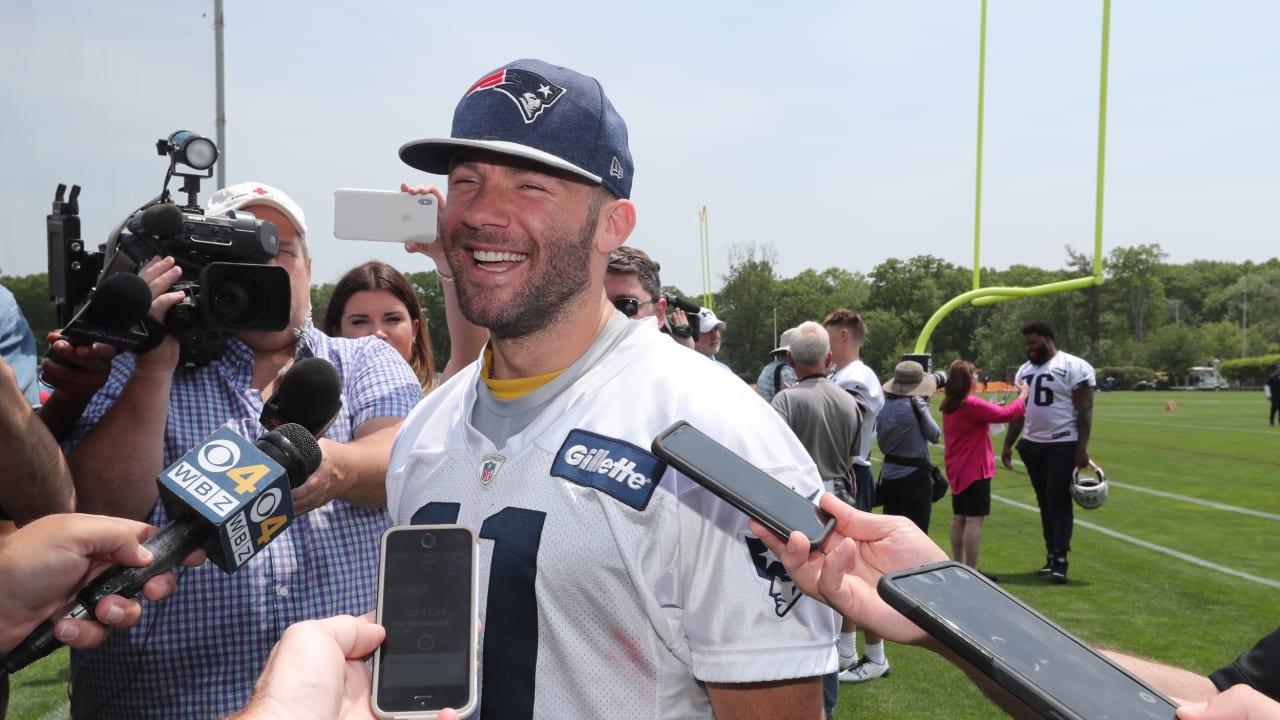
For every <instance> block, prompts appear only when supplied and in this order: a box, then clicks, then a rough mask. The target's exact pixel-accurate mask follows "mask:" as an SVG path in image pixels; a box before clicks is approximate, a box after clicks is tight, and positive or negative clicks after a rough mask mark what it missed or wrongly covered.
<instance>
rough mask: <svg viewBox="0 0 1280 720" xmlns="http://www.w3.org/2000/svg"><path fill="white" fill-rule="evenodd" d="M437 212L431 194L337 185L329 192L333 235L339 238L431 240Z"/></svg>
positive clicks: (435, 201)
mask: <svg viewBox="0 0 1280 720" xmlns="http://www.w3.org/2000/svg"><path fill="white" fill-rule="evenodd" d="M439 212H440V203H439V201H437V200H436V196H435V195H410V194H409V193H407V192H401V191H399V190H356V189H353V188H338V189H337V190H334V191H333V236H334V237H336V238H338V239H339V240H374V241H378V242H397V243H404V242H418V243H430V242H435V239H436V216H437V215H439Z"/></svg>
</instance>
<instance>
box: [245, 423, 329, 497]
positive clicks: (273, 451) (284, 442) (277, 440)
mask: <svg viewBox="0 0 1280 720" xmlns="http://www.w3.org/2000/svg"><path fill="white" fill-rule="evenodd" d="M254 445H255V446H257V448H258V449H259V450H261V451H263V452H264V453H266V454H267V455H268V456H270V457H271V459H272V460H275V461H276V462H277V463H279V465H280V467H282V468H284V470H285V472H286V473H288V475H289V484H290V485H291V486H293V487H298V486H299V485H301V484H302V483H304V482H306V481H307V478H309V477H311V473H313V472H315V471H316V468H318V467H320V460H321V459H322V455H321V452H320V443H318V442H316V439H315V436H313V435H312V434H311V431H310V430H308V429H307V428H305V427H303V426H301V425H299V424H297V423H285V424H283V425H281V426H279V427H277V428H276V429H274V430H272V431H271V432H269V433H267V434H266V435H263V436H262V437H260V438H258V440H257V442H255V443H254Z"/></svg>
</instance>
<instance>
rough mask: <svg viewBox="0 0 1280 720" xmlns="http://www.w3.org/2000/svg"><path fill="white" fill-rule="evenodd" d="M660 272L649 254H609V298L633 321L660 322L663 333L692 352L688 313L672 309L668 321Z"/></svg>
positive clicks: (624, 251)
mask: <svg viewBox="0 0 1280 720" xmlns="http://www.w3.org/2000/svg"><path fill="white" fill-rule="evenodd" d="M660 269H661V266H660V265H658V263H657V262H655V261H654V260H653V258H650V257H649V255H648V254H647V253H645V251H643V250H639V249H637V248H633V247H628V246H626V245H623V246H622V247H620V248H618V249H617V250H614V251H613V252H611V253H609V268H608V273H607V274H606V275H605V276H604V291H605V294H607V295H608V296H609V302H611V303H613V306H614V307H615V308H617V309H618V310H619V311H621V312H622V314H623V315H626V316H627V317H629V318H631V319H632V320H639V319H640V318H646V317H655V318H657V319H658V326H659V327H660V328H661V329H662V331H663V332H665V333H668V334H670V335H671V339H672V340H675V341H676V342H678V343H680V344H681V345H684V346H685V347H687V348H689V349H691V350H692V349H693V332H692V330H691V329H690V327H689V319H688V318H687V317H686V316H685V313H684V311H683V310H681V309H680V308H678V307H672V308H671V317H670V318H668V317H667V308H668V306H667V297H666V296H665V295H663V294H662V281H661V280H659V278H658V271H659V270H660Z"/></svg>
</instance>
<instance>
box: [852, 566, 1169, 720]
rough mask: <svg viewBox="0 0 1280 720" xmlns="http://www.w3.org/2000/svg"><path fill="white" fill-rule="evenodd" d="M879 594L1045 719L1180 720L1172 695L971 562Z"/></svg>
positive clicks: (883, 587) (888, 578)
mask: <svg viewBox="0 0 1280 720" xmlns="http://www.w3.org/2000/svg"><path fill="white" fill-rule="evenodd" d="M877 590H878V591H879V593H880V597H882V598H884V600H885V602H887V603H888V604H889V605H890V606H891V607H892V608H893V609H895V610H897V611H898V612H900V613H902V614H903V615H905V616H906V617H907V619H908V620H911V621H912V622H914V623H915V624H917V625H919V626H920V627H921V628H922V629H923V630H924V631H925V632H927V633H929V634H930V635H932V636H933V637H935V638H937V639H938V640H941V641H942V642H943V644H945V645H946V646H947V647H949V648H951V649H952V650H954V651H955V652H956V653H958V654H959V655H960V656H961V657H963V658H965V659H966V660H968V661H969V662H970V663H972V664H973V665H974V667H976V668H978V669H979V670H981V671H982V672H983V673H985V674H986V675H987V676H989V677H990V678H991V679H992V680H995V681H996V682H997V683H999V684H1000V685H1001V686H1002V687H1004V688H1005V689H1006V690H1008V691H1009V692H1011V693H1013V694H1014V696H1016V697H1017V698H1019V699H1020V700H1022V701H1023V702H1024V703H1026V704H1027V706H1028V707H1030V708H1031V709H1032V710H1034V711H1035V712H1036V713H1038V714H1039V715H1040V717H1043V718H1052V719H1054V720H1108V718H1125V720H1173V716H1174V713H1175V712H1176V710H1177V706H1175V705H1174V704H1173V702H1172V701H1170V700H1169V699H1168V698H1166V697H1164V696H1163V695H1161V694H1160V693H1159V692H1157V691H1156V690H1155V689H1153V688H1152V687H1151V686H1149V685H1147V684H1146V683H1145V682H1143V681H1142V680H1140V679H1138V678H1137V677H1136V676H1134V675H1133V674H1132V673H1130V672H1128V671H1127V670H1125V669H1123V668H1121V667H1120V666H1119V665H1116V664H1115V663H1113V662H1111V660H1109V659H1107V658H1106V657H1104V656H1103V655H1101V654H1099V653H1098V652H1096V651H1095V650H1094V649H1093V648H1091V647H1089V646H1088V645H1087V644H1085V643H1084V642H1082V641H1081V640H1079V639H1077V638H1076V637H1075V636H1074V635H1072V634H1071V633H1069V632H1067V631H1066V630H1063V629H1062V628H1061V627H1059V626H1058V625H1057V624H1056V623H1054V622H1052V621H1051V620H1049V619H1048V618H1046V617H1045V616H1043V615H1041V614H1040V613H1038V612H1036V611H1035V610H1033V609H1031V608H1030V607H1028V606H1027V605H1025V604H1024V603H1022V601H1020V600H1018V599H1017V598H1015V597H1013V596H1012V595H1010V594H1009V593H1007V592H1005V591H1004V590H1003V589H1001V588H1000V587H998V586H997V585H995V584H994V583H992V582H991V581H989V580H988V579H987V578H985V577H983V576H982V574H981V573H978V572H975V571H973V570H972V569H971V568H969V567H967V566H965V565H961V564H960V563H956V562H942V563H935V564H933V565H924V566H922V567H918V568H912V569H910V570H901V571H898V572H894V573H889V574H886V575H885V576H883V577H881V578H880V583H879V585H878V587H877Z"/></svg>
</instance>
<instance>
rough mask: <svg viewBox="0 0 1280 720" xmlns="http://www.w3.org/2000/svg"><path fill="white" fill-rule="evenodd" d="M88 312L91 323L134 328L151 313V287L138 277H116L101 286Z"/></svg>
mask: <svg viewBox="0 0 1280 720" xmlns="http://www.w3.org/2000/svg"><path fill="white" fill-rule="evenodd" d="M85 308H86V310H85V314H86V317H87V318H88V319H89V320H91V321H93V322H95V323H97V324H99V325H102V326H103V327H107V328H111V329H113V330H124V329H126V328H130V327H133V325H134V324H135V323H137V322H138V321H139V320H142V318H143V317H145V316H146V314H147V311H148V310H150V309H151V287H150V286H149V285H147V281H146V280H143V279H142V278H140V277H138V276H137V275H133V274H130V273H116V274H114V275H111V276H110V277H108V278H107V279H105V280H103V281H102V282H100V283H98V287H97V288H95V289H94V291H93V295H92V296H90V298H89V304H88V305H86V306H85Z"/></svg>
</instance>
